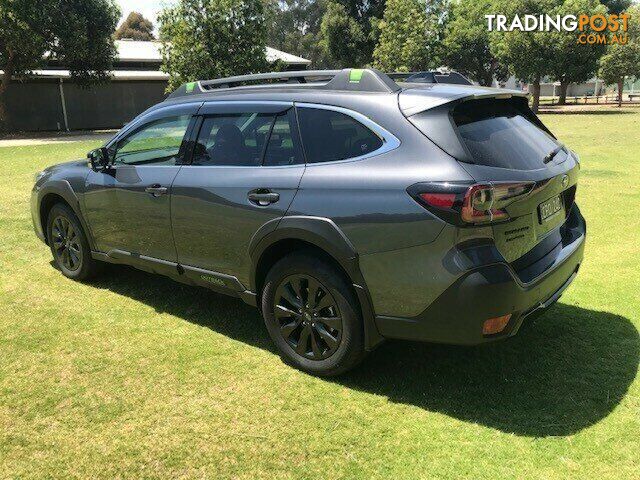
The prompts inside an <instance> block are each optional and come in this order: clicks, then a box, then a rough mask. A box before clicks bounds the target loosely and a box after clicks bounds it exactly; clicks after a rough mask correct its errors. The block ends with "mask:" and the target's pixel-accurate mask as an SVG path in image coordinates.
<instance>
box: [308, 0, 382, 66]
mask: <svg viewBox="0 0 640 480" xmlns="http://www.w3.org/2000/svg"><path fill="white" fill-rule="evenodd" d="M320 33H321V42H322V45H323V47H324V48H325V50H326V52H327V54H328V55H329V57H330V58H331V60H332V61H333V62H332V63H333V64H334V66H335V67H339V68H343V67H363V66H365V65H366V64H367V63H368V62H369V59H370V56H369V52H368V51H367V50H368V49H367V36H366V34H365V33H364V31H363V30H362V27H361V26H360V24H359V23H358V22H357V21H356V20H355V19H354V18H353V17H351V16H349V15H348V14H347V9H346V8H345V7H344V5H342V4H340V3H336V2H329V4H328V6H327V11H326V12H325V14H324V16H323V17H322V24H321V27H320Z"/></svg>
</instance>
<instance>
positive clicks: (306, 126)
mask: <svg viewBox="0 0 640 480" xmlns="http://www.w3.org/2000/svg"><path fill="white" fill-rule="evenodd" d="M298 119H299V122H300V133H301V135H302V143H303V144H304V150H305V153H306V155H307V163H322V162H333V161H336V160H346V159H349V158H356V157H360V156H362V155H367V154H369V153H372V152H375V151H376V150H378V149H379V148H380V147H382V144H383V142H382V139H381V138H380V137H378V135H376V134H375V133H373V132H372V131H371V130H369V129H368V128H367V127H365V126H364V125H362V124H361V123H360V122H358V121H357V120H356V119H354V118H352V117H350V116H349V115H346V114H344V113H341V112H336V111H334V110H325V109H319V108H310V107H302V108H299V109H298Z"/></svg>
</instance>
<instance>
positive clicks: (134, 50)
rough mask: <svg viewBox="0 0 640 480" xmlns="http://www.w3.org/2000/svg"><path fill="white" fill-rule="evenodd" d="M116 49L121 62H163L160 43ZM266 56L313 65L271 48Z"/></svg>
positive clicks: (119, 44) (127, 43)
mask: <svg viewBox="0 0 640 480" xmlns="http://www.w3.org/2000/svg"><path fill="white" fill-rule="evenodd" d="M116 48H117V49H118V58H119V60H120V61H121V62H150V63H156V62H159V61H161V60H162V55H161V54H160V42H158V41H151V42H144V41H140V40H116ZM266 54H267V60H268V61H270V62H273V61H276V60H280V61H282V62H284V63H286V64H289V65H309V64H310V63H311V60H307V59H306V58H302V57H298V56H296V55H292V54H290V53H286V52H281V51H280V50H276V49H275V48H271V47H267V52H266Z"/></svg>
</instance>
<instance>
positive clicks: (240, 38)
mask: <svg viewBox="0 0 640 480" xmlns="http://www.w3.org/2000/svg"><path fill="white" fill-rule="evenodd" d="M158 20H159V23H160V40H161V41H162V42H163V44H162V46H161V53H162V66H161V69H162V71H164V72H166V73H168V74H169V85H168V87H167V89H168V90H173V89H175V88H177V87H178V86H179V85H181V84H182V83H184V82H187V81H192V80H196V79H202V78H217V77H225V76H230V75H241V74H247V73H257V72H263V71H266V70H268V69H269V63H268V62H267V59H266V34H267V29H266V22H265V7H264V2H263V1H262V0H179V1H178V2H177V3H176V4H175V5H174V6H170V7H167V8H165V9H164V10H163V11H162V12H161V14H160V16H159V19H158Z"/></svg>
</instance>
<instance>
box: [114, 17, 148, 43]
mask: <svg viewBox="0 0 640 480" xmlns="http://www.w3.org/2000/svg"><path fill="white" fill-rule="evenodd" d="M114 37H115V38H116V39H118V40H121V39H123V38H130V39H132V40H146V41H149V40H154V39H155V37H154V36H153V23H151V20H147V19H146V18H144V17H143V16H142V14H141V13H138V12H131V13H130V14H129V15H128V16H127V18H126V19H125V21H124V22H122V25H120V26H119V27H118V29H117V30H116V33H115V35H114Z"/></svg>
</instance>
